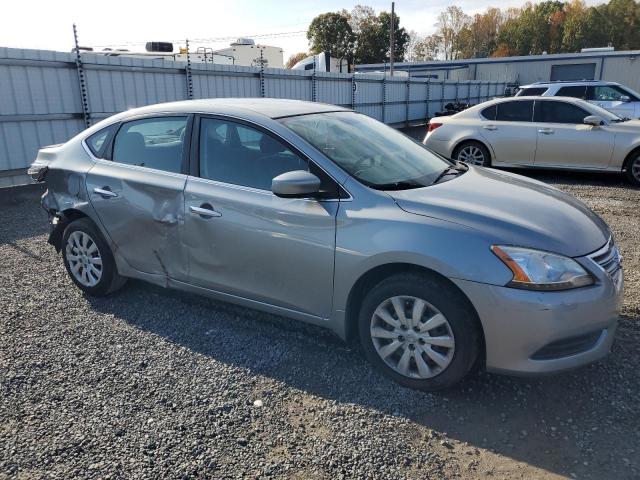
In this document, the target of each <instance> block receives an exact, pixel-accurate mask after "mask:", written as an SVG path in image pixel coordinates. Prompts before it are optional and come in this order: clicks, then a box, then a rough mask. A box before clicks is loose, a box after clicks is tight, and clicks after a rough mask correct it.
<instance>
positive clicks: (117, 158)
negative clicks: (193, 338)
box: [86, 116, 190, 279]
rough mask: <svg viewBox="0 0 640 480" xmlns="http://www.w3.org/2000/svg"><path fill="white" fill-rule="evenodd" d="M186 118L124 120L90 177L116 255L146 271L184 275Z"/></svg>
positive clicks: (91, 194)
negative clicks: (115, 249) (182, 240)
mask: <svg viewBox="0 0 640 480" xmlns="http://www.w3.org/2000/svg"><path fill="white" fill-rule="evenodd" d="M189 123H190V118H189V117H188V116H162V117H151V118H142V119H138V120H134V121H130V122H125V123H123V124H122V126H121V127H120V128H119V130H118V131H117V133H116V134H115V137H114V139H113V144H112V148H110V150H111V152H112V153H110V154H109V153H108V154H107V155H106V156H107V157H108V158H107V159H102V160H98V161H97V162H96V164H95V165H94V167H93V168H92V169H91V170H90V171H89V173H88V175H87V183H86V186H87V191H88V194H89V198H90V199H91V203H92V205H93V207H94V208H95V210H96V212H97V214H98V217H99V219H100V221H101V222H102V225H103V226H104V228H105V230H106V231H107V233H108V235H109V236H110V237H111V239H112V240H113V242H114V243H115V244H116V247H117V250H118V254H119V255H121V256H122V257H123V258H124V259H125V260H126V261H127V263H128V264H129V265H130V266H131V267H133V268H134V269H136V270H139V271H141V272H144V273H150V274H157V275H161V276H165V277H167V276H169V277H173V278H178V279H179V278H182V279H186V277H187V274H186V270H187V262H186V256H185V251H184V249H183V248H182V246H181V242H180V230H181V228H182V227H181V224H182V221H183V218H184V199H183V192H184V186H185V183H186V179H187V175H186V166H187V160H188V156H187V155H188V145H187V144H186V143H185V138H189V137H188V135H186V131H187V130H188V128H189Z"/></svg>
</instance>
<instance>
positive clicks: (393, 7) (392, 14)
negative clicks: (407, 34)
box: [389, 2, 396, 77]
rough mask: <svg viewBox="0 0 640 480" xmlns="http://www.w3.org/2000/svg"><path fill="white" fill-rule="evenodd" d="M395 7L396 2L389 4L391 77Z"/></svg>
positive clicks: (391, 72) (390, 69)
mask: <svg viewBox="0 0 640 480" xmlns="http://www.w3.org/2000/svg"><path fill="white" fill-rule="evenodd" d="M395 5H396V2H391V28H390V29H389V75H391V76H392V77H393V50H394V48H393V44H394V40H395V39H394V36H395V33H396V32H395V22H394V16H395Z"/></svg>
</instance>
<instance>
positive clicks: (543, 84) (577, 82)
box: [520, 80, 620, 88]
mask: <svg viewBox="0 0 640 480" xmlns="http://www.w3.org/2000/svg"><path fill="white" fill-rule="evenodd" d="M555 85H558V86H561V87H573V86H578V87H581V86H582V85H620V84H619V83H618V82H607V81H604V80H558V81H553V82H534V83H530V84H529V85H521V86H520V88H536V87H552V86H555Z"/></svg>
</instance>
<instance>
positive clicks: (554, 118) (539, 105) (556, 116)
mask: <svg viewBox="0 0 640 480" xmlns="http://www.w3.org/2000/svg"><path fill="white" fill-rule="evenodd" d="M589 115H590V113H589V112H587V111H586V110H583V109H582V108H580V107H578V106H576V105H572V104H571V103H567V102H553V101H538V102H536V115H535V121H536V122H543V123H575V124H578V123H584V117H588V116H589Z"/></svg>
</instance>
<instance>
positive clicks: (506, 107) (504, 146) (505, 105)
mask: <svg viewBox="0 0 640 480" xmlns="http://www.w3.org/2000/svg"><path fill="white" fill-rule="evenodd" d="M482 115H483V117H484V118H486V120H483V121H482V122H481V126H480V134H481V135H482V136H483V137H484V138H485V139H486V140H487V142H488V143H489V144H490V145H491V148H492V149H493V159H492V160H493V162H492V163H493V164H500V163H508V164H514V165H533V161H534V157H535V153H536V129H535V127H534V126H533V124H532V122H531V120H532V118H533V101H532V100H511V101H506V102H501V103H497V104H495V105H492V106H491V107H488V108H486V109H484V110H483V111H482Z"/></svg>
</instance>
